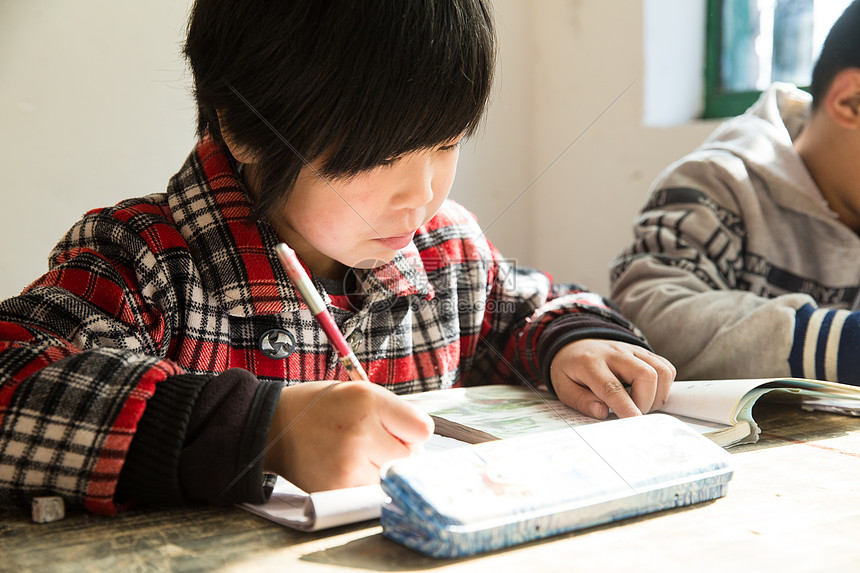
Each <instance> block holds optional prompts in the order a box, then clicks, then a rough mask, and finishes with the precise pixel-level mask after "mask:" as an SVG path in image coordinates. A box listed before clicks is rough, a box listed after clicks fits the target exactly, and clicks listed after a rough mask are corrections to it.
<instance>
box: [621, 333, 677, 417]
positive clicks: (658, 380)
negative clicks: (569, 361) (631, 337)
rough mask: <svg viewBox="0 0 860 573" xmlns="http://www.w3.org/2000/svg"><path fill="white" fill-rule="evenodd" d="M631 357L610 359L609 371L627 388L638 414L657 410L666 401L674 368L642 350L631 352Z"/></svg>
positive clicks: (673, 375) (673, 377)
mask: <svg viewBox="0 0 860 573" xmlns="http://www.w3.org/2000/svg"><path fill="white" fill-rule="evenodd" d="M631 355H632V356H628V355H625V354H620V355H615V356H613V357H612V361H611V362H610V364H609V367H610V369H611V370H612V372H613V373H614V374H615V375H616V376H617V378H618V379H619V380H620V381H622V382H623V383H625V384H628V385H629V386H630V389H629V391H630V397H631V398H632V400H633V403H634V404H636V407H637V408H638V409H639V411H640V412H642V413H648V412H651V411H653V410H657V409H659V408H661V407H662V406H663V404H664V403H665V402H666V399H667V398H668V397H669V390H670V389H671V386H672V381H673V380H674V379H675V368H674V367H673V366H672V365H671V364H670V363H669V362H668V361H667V360H666V359H664V358H662V357H660V356H657V355H656V354H653V353H651V352H648V351H647V350H645V349H641V350H639V349H636V350H633V351H632V352H631ZM610 407H611V405H610ZM613 409H614V408H613ZM619 415H621V414H620V413H619Z"/></svg>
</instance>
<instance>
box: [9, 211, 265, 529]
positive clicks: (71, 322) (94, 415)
mask: <svg viewBox="0 0 860 573" xmlns="http://www.w3.org/2000/svg"><path fill="white" fill-rule="evenodd" d="M129 211H131V214H132V216H131V217H128V218H122V217H111V216H107V215H105V214H102V213H99V212H93V213H91V214H89V215H88V216H87V217H86V218H85V219H84V220H83V221H82V222H81V223H80V224H79V225H77V226H76V227H75V228H73V230H72V231H71V232H70V233H69V234H68V235H67V236H66V237H65V238H64V240H63V241H61V243H60V245H58V248H57V249H55V251H54V254H53V260H52V269H51V270H50V271H49V272H48V273H47V274H46V275H45V276H43V277H42V278H41V279H39V280H37V281H35V282H34V283H33V284H32V285H30V286H29V287H28V288H27V289H26V291H25V292H24V293H22V294H21V295H19V296H17V297H14V298H12V299H8V300H6V301H3V302H2V303H0V451H2V452H4V455H3V456H2V457H0V499H2V500H3V501H4V502H11V501H15V502H18V503H23V504H26V503H27V501H28V499H30V498H31V497H33V496H37V495H47V494H53V495H61V496H63V497H64V498H65V499H66V501H67V502H68V503H70V504H72V505H83V506H85V507H86V508H87V509H89V510H91V511H95V512H99V513H108V514H110V513H113V512H115V511H116V510H117V503H116V502H117V501H118V500H117V498H116V496H115V494H116V493H117V485H118V482H119V481H120V474H121V473H122V474H123V478H124V479H123V480H122V481H123V488H122V489H121V490H120V492H119V493H120V495H119V498H120V499H119V501H154V502H165V501H170V502H175V501H176V500H177V499H178V498H179V497H183V499H184V500H188V499H200V492H201V491H203V490H204V489H205V488H204V487H201V486H199V485H195V486H194V487H188V486H187V485H184V484H183V483H182V478H181V476H180V474H181V473H182V471H180V470H182V467H183V466H182V460H181V458H182V456H183V455H184V454H189V455H192V457H191V458H187V459H186V461H188V460H192V461H193V454H194V453H195V452H196V451H198V450H199V449H198V450H195V445H198V444H200V443H202V442H200V439H204V438H205V436H206V435H207V432H208V431H209V430H211V429H212V428H216V429H217V428H219V427H220V426H221V425H225V426H231V425H232V427H233V428H242V429H243V431H245V430H246V429H247V428H249V424H250V425H252V426H253V425H259V426H262V427H263V429H262V430H261V431H258V432H257V434H260V433H261V434H262V440H261V441H262V444H264V443H265V437H266V434H267V431H268V421H269V420H270V419H271V416H272V413H273V408H270V409H271V411H269V412H268V413H267V411H266V403H267V400H266V399H265V396H266V395H267V394H266V389H268V390H269V393H271V389H270V388H269V386H270V385H268V384H260V383H258V382H257V381H256V379H254V377H253V376H250V375H249V376H250V378H251V380H250V381H248V384H247V386H245V387H244V388H245V390H247V392H244V393H243V394H242V398H241V399H239V395H238V394H236V393H235V392H232V391H228V392H227V393H228V394H229V395H231V396H232V398H231V400H230V401H229V402H224V404H227V403H229V404H231V405H235V408H232V409H230V410H229V414H230V416H232V417H233V418H232V419H230V420H229V423H227V421H228V420H227V418H225V412H227V410H226V409H224V408H220V409H219V408H218V407H212V406H211V404H212V403H213V402H216V403H217V402H218V400H217V398H214V397H216V396H218V395H219V393H223V392H224V391H225V388H227V386H230V387H232V388H233V390H236V389H238V388H239V386H237V385H235V384H234V385H232V386H231V384H230V382H231V380H230V378H229V376H225V377H219V378H218V379H214V380H212V379H213V377H212V376H194V375H189V374H186V372H185V371H184V370H183V369H181V368H179V367H178V366H177V365H176V364H175V363H174V362H172V361H171V360H168V359H165V358H164V356H166V355H167V354H168V352H169V349H170V344H171V341H172V340H173V339H174V334H175V331H176V329H177V328H179V325H178V323H177V322H175V321H176V317H177V316H179V315H180V313H179V312H177V309H175V308H172V307H171V305H172V304H175V303H176V301H178V300H180V299H181V297H177V296H174V295H175V293H172V292H171V290H170V289H172V288H173V287H174V286H175V285H182V284H187V283H185V282H184V281H181V280H171V279H176V277H173V276H170V275H169V274H168V273H167V271H165V269H166V268H171V267H170V265H161V264H160V263H161V262H163V261H159V257H160V256H162V255H163V256H166V257H167V258H169V256H170V251H169V249H166V250H163V251H161V252H157V251H156V250H155V249H153V248H151V247H150V245H148V244H146V242H145V241H144V239H143V238H142V236H141V234H138V233H137V232H135V225H142V226H145V223H144V220H145V219H146V217H147V216H149V215H152V217H154V219H155V220H158V214H159V210H158V209H157V208H156V207H155V206H149V205H146V204H142V205H136V206H134V207H133V208H132V209H129ZM123 213H125V214H128V212H123ZM128 221H131V223H128ZM96 228H100V229H101V232H98V233H96V232H93V230H94V229H96ZM159 238H160V239H161V240H162V241H165V240H166V239H167V234H166V233H164V234H162V235H161V236H160V237H159ZM159 246H161V247H164V243H160V244H159ZM172 271H174V272H181V271H182V268H181V265H180V264H178V263H174V264H173V265H172ZM233 381H234V382H235V379H234V380H233ZM224 383H227V386H224ZM277 391H279V388H276V392H275V395H276V396H277ZM258 401H261V402H262V404H259V403H258ZM271 402H272V401H271V400H268V403H269V404H270V405H271ZM266 415H268V419H267V418H266ZM240 434H241V432H237V433H236V434H234V435H231V436H230V437H229V438H225V439H229V440H230V441H231V443H230V444H229V446H231V447H232V446H235V447H233V451H234V452H235V455H233V458H235V459H230V460H229V461H228V462H225V464H224V465H225V467H227V466H228V465H230V464H234V465H235V464H236V463H240V462H241V461H242V460H244V459H247V458H248V457H249V455H250V454H248V453H247V452H248V451H249V449H250V450H253V447H254V446H253V444H252V445H250V446H249V445H248V443H245V442H243V443H239V441H238V436H239V435H240ZM232 442H235V443H232ZM256 447H257V453H259V451H260V450H261V448H262V445H261V444H257V446H256ZM183 448H186V449H187V451H185V450H183ZM130 450H132V454H134V455H132V457H131V460H130V461H131V465H130V466H128V467H126V465H125V464H126V462H127V461H129V451H130ZM218 451H221V452H223V451H224V450H223V449H222V450H218V449H216V450H214V452H218ZM255 455H256V454H255ZM215 461H217V460H215ZM186 466H187V464H186ZM187 467H191V468H193V464H192V465H191V466H187ZM185 473H186V475H190V474H187V472H185ZM192 473H193V472H192ZM231 473H235V472H231ZM210 475H211V474H210ZM256 478H257V479H256V481H257V492H256V493H254V494H253V499H260V498H261V493H260V491H261V490H262V483H261V482H262V479H261V475H260V473H259V471H258V473H257V475H256ZM230 479H231V480H232V479H233V478H232V477H231V478H230ZM224 485H225V486H226V484H224ZM183 487H185V491H184V492H183ZM210 501H216V499H210Z"/></svg>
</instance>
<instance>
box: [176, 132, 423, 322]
mask: <svg viewBox="0 0 860 573" xmlns="http://www.w3.org/2000/svg"><path fill="white" fill-rule="evenodd" d="M168 204H169V206H170V209H171V212H172V214H173V218H174V221H175V222H176V225H177V227H178V228H179V231H180V233H181V234H182V236H183V238H184V239H185V242H186V244H187V245H188V248H189V250H190V251H191V252H192V256H193V257H194V260H195V261H196V264H197V267H198V269H199V272H200V277H201V281H202V282H203V287H204V289H205V290H206V292H208V293H210V296H212V297H213V298H214V299H215V301H216V302H217V304H219V305H220V306H222V307H224V308H225V309H226V311H227V312H228V313H229V314H231V315H234V316H252V315H256V314H279V313H283V312H293V311H296V310H298V309H300V308H305V307H306V305H305V304H304V301H303V300H302V299H301V296H300V295H299V293H298V291H297V290H296V289H295V288H294V287H293V285H292V283H291V281H290V280H289V278H288V277H287V274H286V271H284V269H283V267H282V266H281V264H280V261H279V260H278V258H277V256H276V254H275V250H274V247H275V245H276V244H278V243H279V242H280V241H281V239H280V237H279V236H278V234H277V232H276V231H275V230H274V228H273V227H272V226H271V225H269V224H268V223H267V222H265V221H261V220H255V219H254V217H253V215H252V205H251V198H250V196H249V194H248V192H247V190H246V188H245V186H244V184H243V183H242V181H241V179H240V178H239V177H238V175H237V172H236V169H235V167H234V166H233V165H232V164H231V161H230V160H229V158H228V157H227V155H226V154H225V153H224V151H223V150H222V149H221V147H220V146H219V145H218V144H217V143H215V142H214V141H213V140H212V139H211V138H208V137H207V138H204V139H202V140H201V141H200V142H199V143H198V145H197V147H196V149H195V151H194V152H193V153H192V154H191V156H190V157H189V159H188V161H186V163H185V165H184V166H183V169H182V171H180V173H178V174H177V175H176V176H175V177H174V178H173V180H172V181H171V184H170V187H169V189H168ZM355 272H356V277H357V279H358V281H357V282H358V284H359V285H360V287H361V290H362V293H363V294H365V295H366V297H367V298H366V304H373V303H376V302H378V301H381V300H386V299H391V298H395V297H403V296H422V297H424V298H431V297H432V296H433V288H432V286H431V285H430V282H429V279H428V277H427V272H426V270H425V268H424V264H423V262H422V260H421V256H420V253H419V252H418V249H417V248H416V247H415V245H414V243H410V244H409V245H408V246H407V247H406V248H405V249H402V250H401V251H399V252H398V253H397V254H396V255H395V257H394V259H393V260H392V261H391V262H390V263H388V264H385V265H382V266H380V267H377V268H374V269H369V270H361V269H356V271H355ZM314 284H315V286H316V287H317V289H318V290H320V292H321V293H322V294H323V298H324V300H325V301H326V303H327V304H328V303H330V299H329V297H328V295H327V294H326V293H325V289H323V288H322V285H321V284H320V282H319V281H317V280H315V281H314Z"/></svg>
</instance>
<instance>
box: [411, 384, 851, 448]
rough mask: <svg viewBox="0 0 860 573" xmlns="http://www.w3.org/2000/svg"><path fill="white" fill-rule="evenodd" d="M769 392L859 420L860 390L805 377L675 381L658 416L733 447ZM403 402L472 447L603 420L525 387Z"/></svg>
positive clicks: (753, 427) (747, 434)
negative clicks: (857, 416) (756, 403)
mask: <svg viewBox="0 0 860 573" xmlns="http://www.w3.org/2000/svg"><path fill="white" fill-rule="evenodd" d="M765 394H772V395H776V396H779V397H784V398H791V399H794V400H796V401H798V402H799V403H800V405H801V406H802V407H804V408H807V409H817V410H827V411H831V412H839V413H844V414H854V415H860V387H855V386H848V385H845V384H837V383H835V382H822V381H819V380H806V379H801V378H768V379H741V380H695V381H676V382H675V383H674V384H673V385H672V391H671V393H670V395H669V399H668V401H667V402H666V404H665V405H664V406H663V408H662V409H661V410H660V411H661V412H663V413H666V414H670V415H672V416H674V417H676V418H679V419H681V420H682V421H684V422H686V423H687V424H689V425H690V426H692V427H693V428H695V429H696V430H698V431H699V432H700V433H702V434H704V435H705V436H706V437H708V438H710V439H711V440H712V441H714V442H716V443H717V444H719V445H721V446H724V447H729V446H733V445H739V444H746V443H752V442H756V441H757V440H758V436H759V434H760V433H761V430H760V429H759V427H758V424H756V422H755V420H754V419H753V414H752V409H753V405H754V404H755V402H756V400H758V399H759V398H760V397H761V396H763V395H765ZM404 398H406V399H407V400H409V401H410V402H411V403H412V404H414V405H415V406H416V407H418V408H419V409H421V410H423V411H424V412H427V413H428V414H430V415H431V416H433V419H434V421H435V422H436V433H438V434H441V435H444V436H450V437H452V438H455V439H457V440H461V441H464V442H468V443H479V442H485V441H488V440H493V439H505V438H511V437H514V436H519V435H523V434H526V433H532V432H542V431H549V430H558V429H561V428H566V427H573V426H579V425H583V424H591V423H594V422H597V421H599V420H597V419H595V418H591V417H589V416H585V415H583V414H580V413H579V412H577V411H575V410H573V409H572V408H568V407H567V406H565V405H564V404H562V403H561V402H560V401H559V400H558V399H556V398H554V397H553V396H552V395H551V394H550V393H548V392H546V391H538V390H534V389H529V388H525V387H523V386H507V385H494V386H474V387H471V388H454V389H450V390H436V391H432V392H423V393H420V394H412V395H409V396H404Z"/></svg>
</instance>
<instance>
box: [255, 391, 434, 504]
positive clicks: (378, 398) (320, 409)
mask: <svg viewBox="0 0 860 573" xmlns="http://www.w3.org/2000/svg"><path fill="white" fill-rule="evenodd" d="M432 433H433V420H432V419H431V418H430V416H428V415H427V414H424V413H423V412H421V411H419V410H417V409H416V408H415V407H414V406H412V405H411V404H409V403H407V402H406V401H405V400H403V399H401V398H400V397H398V396H397V395H395V394H394V393H392V392H390V391H388V390H386V389H385V388H383V387H381V386H377V385H376V384H371V383H368V382H336V381H324V382H306V383H304V384H297V385H295V386H288V387H286V388H284V389H283V390H281V397H280V400H279V401H278V406H277V408H276V410H275V416H274V419H273V420H272V426H271V429H270V430H269V439H268V442H267V450H266V454H265V460H264V469H265V471H269V472H275V473H277V474H280V475H282V476H284V477H285V478H286V479H288V480H289V481H291V482H292V483H294V484H295V485H297V486H299V487H300V488H302V489H304V490H305V491H321V490H327V489H336V488H342V487H351V486H357V485H368V484H373V483H378V482H379V468H380V466H382V465H383V464H384V463H385V462H387V461H389V460H392V459H394V458H402V457H406V456H408V455H409V454H410V453H411V452H412V451H413V450H414V449H416V448H418V446H420V445H421V444H422V443H424V442H425V441H426V440H427V439H428V438H429V437H430V435H431V434H432Z"/></svg>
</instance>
